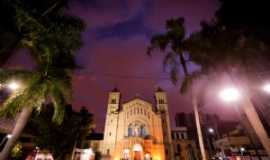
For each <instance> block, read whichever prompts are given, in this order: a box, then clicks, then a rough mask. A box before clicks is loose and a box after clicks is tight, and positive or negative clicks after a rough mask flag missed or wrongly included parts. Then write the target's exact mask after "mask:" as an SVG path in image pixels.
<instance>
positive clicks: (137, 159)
mask: <svg viewBox="0 0 270 160" xmlns="http://www.w3.org/2000/svg"><path fill="white" fill-rule="evenodd" d="M133 152H134V156H133V160H143V148H142V146H141V145H140V144H135V145H134V146H133Z"/></svg>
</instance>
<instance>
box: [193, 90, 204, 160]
mask: <svg viewBox="0 0 270 160" xmlns="http://www.w3.org/2000/svg"><path fill="white" fill-rule="evenodd" d="M196 96H197V95H195V94H194V93H192V105H193V110H194V116H195V124H196V129H197V134H198V141H199V147H200V151H201V155H202V160H207V157H206V152H205V148H204V141H203V134H202V129H201V123H200V116H199V110H198V101H197V97H196Z"/></svg>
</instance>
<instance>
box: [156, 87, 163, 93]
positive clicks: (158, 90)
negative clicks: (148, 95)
mask: <svg viewBox="0 0 270 160" xmlns="http://www.w3.org/2000/svg"><path fill="white" fill-rule="evenodd" d="M156 92H164V90H163V89H162V88H161V87H158V88H157V90H156Z"/></svg>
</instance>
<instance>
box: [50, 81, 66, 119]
mask: <svg viewBox="0 0 270 160" xmlns="http://www.w3.org/2000/svg"><path fill="white" fill-rule="evenodd" d="M50 99H51V101H52V103H53V107H54V113H53V117H52V120H53V122H55V123H57V124H61V123H62V122H63V120H64V116H65V105H66V103H65V99H64V95H63V94H62V92H61V91H60V90H59V88H57V87H56V86H55V85H53V86H51V88H50Z"/></svg>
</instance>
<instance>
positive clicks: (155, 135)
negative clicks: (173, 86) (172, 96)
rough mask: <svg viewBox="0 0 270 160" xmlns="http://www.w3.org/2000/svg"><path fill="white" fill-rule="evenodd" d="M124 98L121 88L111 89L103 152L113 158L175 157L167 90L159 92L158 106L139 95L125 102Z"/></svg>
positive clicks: (156, 159) (161, 159) (148, 159)
mask: <svg viewBox="0 0 270 160" xmlns="http://www.w3.org/2000/svg"><path fill="white" fill-rule="evenodd" d="M120 98H121V93H120V92H119V91H118V90H117V89H114V90H113V91H111V92H110V93H109V98H108V108H107V114H106V123H105V131H104V140H103V141H102V143H101V147H100V151H101V152H102V154H103V155H107V157H111V159H113V160H114V159H119V160H121V159H122V160H129V159H134V160H165V159H166V160H172V159H173V146H172V137H171V127H170V121H169V113H168V103H167V96H166V93H165V92H164V91H163V90H162V89H160V88H159V89H158V90H157V91H156V92H155V100H156V105H155V106H154V105H153V104H151V103H150V102H147V101H145V100H143V99H141V98H138V97H136V98H134V99H132V100H130V101H128V102H126V103H123V104H121V102H120Z"/></svg>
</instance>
